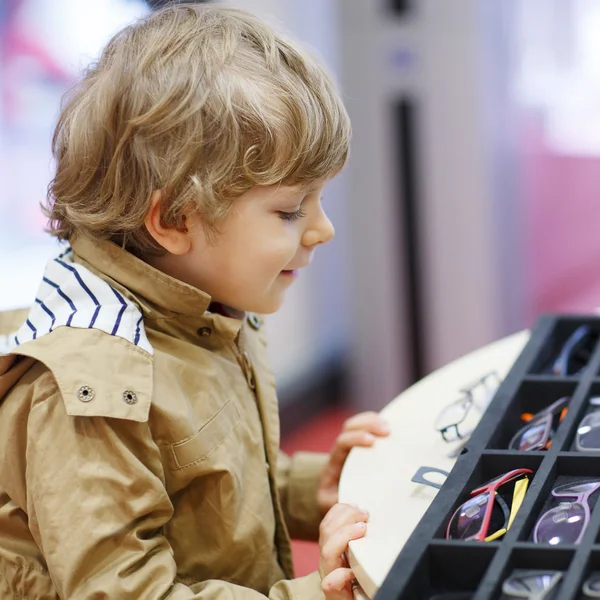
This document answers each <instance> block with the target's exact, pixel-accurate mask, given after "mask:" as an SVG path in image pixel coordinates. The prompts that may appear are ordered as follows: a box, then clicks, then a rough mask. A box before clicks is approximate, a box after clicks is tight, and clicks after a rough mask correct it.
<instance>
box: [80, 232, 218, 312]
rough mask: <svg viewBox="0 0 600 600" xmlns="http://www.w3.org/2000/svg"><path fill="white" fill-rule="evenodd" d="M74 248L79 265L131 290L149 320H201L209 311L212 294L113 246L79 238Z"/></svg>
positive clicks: (105, 242)
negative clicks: (186, 317) (181, 317)
mask: <svg viewBox="0 0 600 600" xmlns="http://www.w3.org/2000/svg"><path fill="white" fill-rule="evenodd" d="M71 247H72V248H73V253H74V257H73V259H74V261H75V262H80V263H83V264H84V265H85V266H87V267H88V268H89V269H90V270H91V271H93V272H96V274H97V275H100V276H102V277H103V279H106V278H108V279H110V280H112V282H115V283H117V284H119V286H120V287H122V288H123V289H124V290H128V291H129V292H130V293H131V295H133V298H132V299H134V300H135V301H136V302H137V303H138V304H139V305H140V308H142V311H143V312H144V313H145V314H147V315H148V316H151V317H175V316H178V315H181V316H200V315H202V314H204V312H205V311H206V310H207V309H208V306H209V304H210V301H211V298H210V296H209V295H208V294H206V293H205V292H202V291H201V290H198V289H196V288H194V287H192V286H191V285H188V284H187V283H184V282H182V281H179V280H177V279H175V278H173V277H170V276H169V275H167V274H165V273H163V272H162V271H159V270H158V269H155V268H154V267H152V266H150V265H149V264H147V263H145V262H144V261H143V260H141V259H139V258H137V257H136V256H134V255H133V254H131V253H130V252H127V251H126V250H124V249H122V248H121V247H119V246H117V245H116V244H113V243H112V242H109V241H102V240H91V239H88V238H83V237H76V238H74V239H73V240H72V241H71Z"/></svg>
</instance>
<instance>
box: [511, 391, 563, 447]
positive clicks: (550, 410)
mask: <svg viewBox="0 0 600 600" xmlns="http://www.w3.org/2000/svg"><path fill="white" fill-rule="evenodd" d="M570 401H571V397H570V396H563V397H562V398H559V399H558V400H556V401H555V402H553V403H552V404H550V406H547V407H546V408H544V409H542V410H541V411H539V412H538V413H536V414H535V415H534V416H533V417H532V418H531V419H530V420H529V421H528V422H527V423H526V424H525V425H524V426H523V427H521V429H519V431H517V433H515V435H514V436H513V437H512V439H511V440H510V442H509V444H508V448H509V449H510V450H520V451H522V452H531V451H535V450H543V449H545V448H546V445H547V444H548V442H549V440H550V438H551V434H552V425H553V423H554V418H555V417H556V415H557V414H560V412H561V411H562V410H563V409H564V408H566V407H567V406H568V405H569V402H570ZM540 425H544V427H545V429H544V434H543V436H542V438H541V439H540V441H539V442H538V443H537V444H535V445H532V446H531V447H529V448H521V447H520V444H519V443H518V442H519V440H520V439H521V438H522V437H523V435H524V434H525V433H526V432H527V431H528V430H529V429H532V428H533V427H539V426H540Z"/></svg>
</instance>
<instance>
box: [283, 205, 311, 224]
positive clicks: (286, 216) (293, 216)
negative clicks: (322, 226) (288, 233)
mask: <svg viewBox="0 0 600 600" xmlns="http://www.w3.org/2000/svg"><path fill="white" fill-rule="evenodd" d="M279 216H280V218H282V219H283V220H284V221H297V220H298V219H301V218H302V217H305V216H306V213H305V212H304V211H303V210H302V209H301V208H299V209H298V210H296V211H294V212H283V211H279Z"/></svg>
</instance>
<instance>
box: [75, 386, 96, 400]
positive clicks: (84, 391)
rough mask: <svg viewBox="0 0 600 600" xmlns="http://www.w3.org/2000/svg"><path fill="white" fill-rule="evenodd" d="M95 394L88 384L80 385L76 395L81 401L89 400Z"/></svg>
mask: <svg viewBox="0 0 600 600" xmlns="http://www.w3.org/2000/svg"><path fill="white" fill-rule="evenodd" d="M95 395H96V392H95V391H94V390H93V389H92V388H91V387H90V386H89V385H82V386H81V387H80V388H79V390H78V391H77V397H78V398H79V399H80V400H81V401H82V402H89V401H90V400H92V399H93V398H94V396H95Z"/></svg>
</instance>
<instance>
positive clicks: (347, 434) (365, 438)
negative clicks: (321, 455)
mask: <svg viewBox="0 0 600 600" xmlns="http://www.w3.org/2000/svg"><path fill="white" fill-rule="evenodd" d="M389 433H390V428H389V425H388V424H387V421H386V420H385V419H384V418H383V417H382V416H380V415H379V414H378V413H376V412H363V413H358V414H357V415H354V416H353V417H350V418H349V419H348V420H347V421H346V422H345V423H344V425H343V427H342V433H340V435H339V436H338V438H337V440H336V441H335V445H334V446H333V449H332V450H331V452H330V454H329V462H328V463H327V465H326V466H325V469H324V470H323V473H322V474H321V478H320V480H319V487H318V489H317V504H318V506H319V510H320V511H321V515H324V514H326V513H327V511H328V510H329V509H330V508H331V507H332V506H333V505H334V504H335V503H336V502H337V501H338V487H339V483H340V475H341V474H342V467H343V466H344V463H345V462H346V458H347V457H348V454H349V453H350V450H352V448H354V446H372V445H373V444H374V442H375V438H376V436H386V435H388V434H389Z"/></svg>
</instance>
